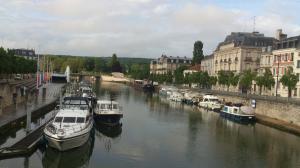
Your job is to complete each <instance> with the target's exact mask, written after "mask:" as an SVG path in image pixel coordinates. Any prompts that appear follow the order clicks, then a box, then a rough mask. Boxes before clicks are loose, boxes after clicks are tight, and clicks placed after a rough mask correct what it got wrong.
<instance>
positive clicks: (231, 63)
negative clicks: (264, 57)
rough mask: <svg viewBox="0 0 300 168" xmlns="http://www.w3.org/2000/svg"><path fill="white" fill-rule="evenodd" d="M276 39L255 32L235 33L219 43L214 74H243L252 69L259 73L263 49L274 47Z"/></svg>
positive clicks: (215, 55)
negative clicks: (228, 72) (223, 72)
mask: <svg viewBox="0 0 300 168" xmlns="http://www.w3.org/2000/svg"><path fill="white" fill-rule="evenodd" d="M274 41H275V39H274V38H273V37H265V36H264V34H261V33H258V32H253V33H245V32H233V33H231V34H230V35H228V36H227V37H226V38H225V40H224V41H223V42H221V43H219V45H218V47H217V49H216V50H215V51H214V72H213V74H215V75H216V74H217V73H218V72H219V71H221V70H224V71H233V72H234V73H241V72H243V71H244V70H247V69H251V70H253V71H257V70H258V68H259V65H260V58H261V54H262V48H263V47H267V46H273V44H274Z"/></svg>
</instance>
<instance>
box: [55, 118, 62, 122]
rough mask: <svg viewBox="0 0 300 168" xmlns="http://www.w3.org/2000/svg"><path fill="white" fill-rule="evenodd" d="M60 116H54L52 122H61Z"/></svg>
mask: <svg viewBox="0 0 300 168" xmlns="http://www.w3.org/2000/svg"><path fill="white" fill-rule="evenodd" d="M62 119H63V118H62V117H55V119H54V122H58V123H60V122H62Z"/></svg>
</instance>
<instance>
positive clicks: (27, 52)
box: [8, 49, 37, 60]
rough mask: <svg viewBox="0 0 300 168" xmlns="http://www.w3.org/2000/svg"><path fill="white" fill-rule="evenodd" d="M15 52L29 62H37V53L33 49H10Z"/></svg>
mask: <svg viewBox="0 0 300 168" xmlns="http://www.w3.org/2000/svg"><path fill="white" fill-rule="evenodd" d="M8 50H9V51H11V52H13V53H14V54H15V56H17V57H23V58H25V59H28V60H36V59H37V55H35V51H34V50H33V49H8Z"/></svg>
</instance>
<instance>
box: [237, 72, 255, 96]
mask: <svg viewBox="0 0 300 168" xmlns="http://www.w3.org/2000/svg"><path fill="white" fill-rule="evenodd" d="M255 77H256V73H254V72H252V71H251V70H250V69H249V70H245V71H244V72H243V73H242V75H241V77H240V87H241V88H242V92H248V90H250V89H251V86H252V81H253V80H254V79H255Z"/></svg>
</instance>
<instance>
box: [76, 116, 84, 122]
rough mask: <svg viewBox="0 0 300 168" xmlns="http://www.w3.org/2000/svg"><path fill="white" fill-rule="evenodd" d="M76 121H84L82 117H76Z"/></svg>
mask: <svg viewBox="0 0 300 168" xmlns="http://www.w3.org/2000/svg"><path fill="white" fill-rule="evenodd" d="M76 122H77V123H84V117H77V120H76Z"/></svg>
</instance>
